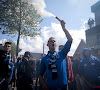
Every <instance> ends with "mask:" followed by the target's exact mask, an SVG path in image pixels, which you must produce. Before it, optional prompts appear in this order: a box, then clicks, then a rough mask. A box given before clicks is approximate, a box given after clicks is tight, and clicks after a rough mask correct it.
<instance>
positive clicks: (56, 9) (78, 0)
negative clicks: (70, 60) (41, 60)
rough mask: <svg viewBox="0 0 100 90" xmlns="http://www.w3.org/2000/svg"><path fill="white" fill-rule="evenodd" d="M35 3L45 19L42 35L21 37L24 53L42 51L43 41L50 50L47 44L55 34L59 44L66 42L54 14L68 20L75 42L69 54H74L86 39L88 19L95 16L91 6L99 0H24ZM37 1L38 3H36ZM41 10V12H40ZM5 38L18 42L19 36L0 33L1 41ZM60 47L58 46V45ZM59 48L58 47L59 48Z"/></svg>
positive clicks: (67, 23) (46, 48)
mask: <svg viewBox="0 0 100 90" xmlns="http://www.w3.org/2000/svg"><path fill="white" fill-rule="evenodd" d="M24 1H28V3H31V4H33V5H34V7H35V9H36V10H37V11H38V13H39V14H40V15H41V16H42V18H43V19H44V20H43V22H42V23H41V24H40V27H41V32H42V34H41V36H38V37H36V38H35V39H31V38H30V37H28V39H27V40H25V39H22V38H21V39H20V48H21V49H22V51H21V52H20V53H19V54H23V53H24V52H25V51H27V50H29V51H30V52H37V53H42V46H43V43H44V44H45V53H47V51H48V47H47V46H46V43H47V40H48V38H49V37H51V36H53V37H55V38H56V40H57V45H58V46H59V45H60V44H65V42H66V40H67V39H66V37H65V35H64V33H63V31H62V28H61V26H60V23H59V21H58V20H56V19H55V18H54V17H53V16H52V14H53V15H55V16H58V17H59V18H60V19H63V20H64V21H65V22H66V28H67V29H68V31H69V32H70V34H71V35H72V37H73V44H72V47H71V50H70V52H69V55H73V53H74V52H75V50H76V48H77V46H78V44H79V42H80V40H81V39H84V40H85V30H86V28H85V23H86V22H87V21H88V19H89V18H90V17H91V18H94V14H93V13H92V12H91V6H92V5H93V4H95V3H96V2H97V1H99V0H24ZM34 2H37V3H34ZM39 11H40V12H39ZM5 39H11V40H13V41H15V42H16V40H17V37H15V38H11V37H10V36H6V35H2V34H1V33H0V43H2V41H4V40H5ZM57 48H58V47H57ZM57 50H58V49H57Z"/></svg>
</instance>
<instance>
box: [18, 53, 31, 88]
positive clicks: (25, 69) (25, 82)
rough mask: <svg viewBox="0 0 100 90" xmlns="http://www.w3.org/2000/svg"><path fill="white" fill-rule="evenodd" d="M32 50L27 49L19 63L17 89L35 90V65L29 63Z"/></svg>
mask: <svg viewBox="0 0 100 90" xmlns="http://www.w3.org/2000/svg"><path fill="white" fill-rule="evenodd" d="M30 55H31V54H30V52H29V51H26V52H25V53H24V56H23V58H22V62H20V63H19V65H18V66H19V68H18V69H19V70H18V72H17V74H18V75H17V78H18V80H17V90H33V66H31V65H30V63H29V58H30Z"/></svg>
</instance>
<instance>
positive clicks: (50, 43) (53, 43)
mask: <svg viewBox="0 0 100 90" xmlns="http://www.w3.org/2000/svg"><path fill="white" fill-rule="evenodd" d="M47 46H48V47H49V50H50V51H55V49H56V46H57V45H56V41H55V39H54V38H51V39H49V41H48V44H47Z"/></svg>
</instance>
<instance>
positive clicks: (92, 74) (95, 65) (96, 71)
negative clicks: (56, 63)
mask: <svg viewBox="0 0 100 90" xmlns="http://www.w3.org/2000/svg"><path fill="white" fill-rule="evenodd" d="M86 50H89V49H88V48H85V49H83V52H82V53H83V59H82V60H81V61H80V64H79V74H80V76H84V77H85V79H87V80H88V81H89V82H90V83H91V84H92V85H96V86H99V85H100V60H99V59H98V58H96V57H94V56H92V55H91V52H90V57H89V58H88V59H87V58H86V57H85V55H84V53H85V51H86ZM89 51H90V50H89Z"/></svg>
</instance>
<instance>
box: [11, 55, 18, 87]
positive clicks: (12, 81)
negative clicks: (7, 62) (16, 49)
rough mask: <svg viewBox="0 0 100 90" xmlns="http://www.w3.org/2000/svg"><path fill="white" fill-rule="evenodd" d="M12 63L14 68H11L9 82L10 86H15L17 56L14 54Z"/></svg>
mask: <svg viewBox="0 0 100 90" xmlns="http://www.w3.org/2000/svg"><path fill="white" fill-rule="evenodd" d="M12 63H13V64H14V69H13V76H12V79H11V82H10V84H11V87H12V88H15V87H16V80H17V58H16V56H15V55H13V58H12Z"/></svg>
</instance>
